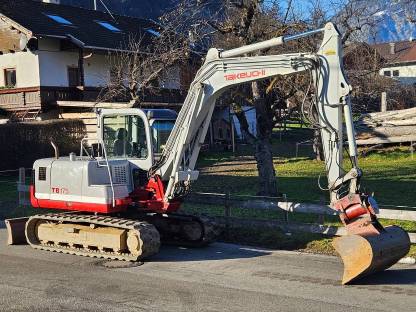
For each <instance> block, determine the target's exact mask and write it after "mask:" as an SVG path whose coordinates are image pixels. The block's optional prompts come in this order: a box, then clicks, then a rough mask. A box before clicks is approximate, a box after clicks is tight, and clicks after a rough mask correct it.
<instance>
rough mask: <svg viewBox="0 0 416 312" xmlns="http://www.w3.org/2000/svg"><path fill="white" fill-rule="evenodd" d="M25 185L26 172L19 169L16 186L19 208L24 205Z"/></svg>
mask: <svg viewBox="0 0 416 312" xmlns="http://www.w3.org/2000/svg"><path fill="white" fill-rule="evenodd" d="M25 184H26V171H25V168H19V182H18V184H17V189H18V194H19V206H20V205H22V206H23V205H25V204H26V191H25V189H24V186H25Z"/></svg>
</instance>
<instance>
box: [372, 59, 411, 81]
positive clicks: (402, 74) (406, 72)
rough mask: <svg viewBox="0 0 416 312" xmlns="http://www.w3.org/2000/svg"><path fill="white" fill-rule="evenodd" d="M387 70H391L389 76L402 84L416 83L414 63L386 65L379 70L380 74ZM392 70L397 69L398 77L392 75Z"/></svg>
mask: <svg viewBox="0 0 416 312" xmlns="http://www.w3.org/2000/svg"><path fill="white" fill-rule="evenodd" d="M386 70H389V71H390V72H391V78H393V79H397V80H398V81H399V82H401V83H403V84H414V83H416V64H415V65H409V66H395V67H386V68H382V69H381V70H380V75H381V76H384V72H385V71H386ZM393 70H398V71H399V76H398V77H393Z"/></svg>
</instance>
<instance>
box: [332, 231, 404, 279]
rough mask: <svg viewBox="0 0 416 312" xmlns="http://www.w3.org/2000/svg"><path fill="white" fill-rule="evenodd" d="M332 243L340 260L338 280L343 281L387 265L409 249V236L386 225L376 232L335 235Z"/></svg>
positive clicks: (357, 277) (378, 270)
mask: <svg viewBox="0 0 416 312" xmlns="http://www.w3.org/2000/svg"><path fill="white" fill-rule="evenodd" d="M333 246H334V248H335V250H336V251H337V252H338V254H339V255H340V256H341V259H342V261H343V263H344V276H343V278H342V284H343V285H345V284H347V283H349V282H352V281H354V280H357V279H359V278H361V277H363V276H366V275H369V274H372V273H376V272H380V271H383V270H385V269H387V268H389V267H391V266H392V265H393V264H395V263H396V262H397V261H399V260H400V259H401V258H402V257H404V256H405V255H406V254H407V253H408V252H409V249H410V238H409V235H408V234H407V233H406V231H404V230H403V229H402V228H400V227H398V226H388V227H385V228H384V230H383V231H381V232H380V234H376V235H374V234H371V235H357V234H352V235H346V236H342V237H338V238H336V239H334V242H333Z"/></svg>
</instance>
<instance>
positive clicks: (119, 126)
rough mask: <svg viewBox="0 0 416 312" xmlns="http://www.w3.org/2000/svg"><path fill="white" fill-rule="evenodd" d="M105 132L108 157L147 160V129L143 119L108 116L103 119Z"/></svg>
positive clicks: (104, 137)
mask: <svg viewBox="0 0 416 312" xmlns="http://www.w3.org/2000/svg"><path fill="white" fill-rule="evenodd" d="M103 132H104V133H103V134H104V135H103V139H104V144H105V147H106V150H107V156H108V157H112V158H142V159H143V158H147V155H148V148H147V141H146V129H145V125H144V121H143V119H142V118H141V117H139V116H134V115H133V116H128V115H127V116H125V115H114V116H106V117H104V119H103Z"/></svg>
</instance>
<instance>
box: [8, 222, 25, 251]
mask: <svg viewBox="0 0 416 312" xmlns="http://www.w3.org/2000/svg"><path fill="white" fill-rule="evenodd" d="M27 220H29V218H26V217H24V218H14V219H6V220H5V223H6V229H7V244H8V245H19V244H27V242H26V236H25V226H26V222H27Z"/></svg>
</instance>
